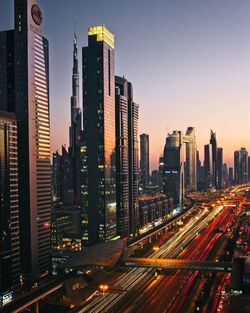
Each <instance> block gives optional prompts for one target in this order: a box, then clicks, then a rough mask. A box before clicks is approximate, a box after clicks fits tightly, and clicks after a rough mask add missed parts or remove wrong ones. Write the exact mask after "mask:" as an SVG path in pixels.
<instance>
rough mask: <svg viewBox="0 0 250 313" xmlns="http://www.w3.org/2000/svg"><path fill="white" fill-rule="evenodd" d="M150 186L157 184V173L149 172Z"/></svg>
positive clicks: (154, 171)
mask: <svg viewBox="0 0 250 313" xmlns="http://www.w3.org/2000/svg"><path fill="white" fill-rule="evenodd" d="M151 184H152V185H154V186H155V185H158V184H159V171H157V170H153V171H152V172H151Z"/></svg>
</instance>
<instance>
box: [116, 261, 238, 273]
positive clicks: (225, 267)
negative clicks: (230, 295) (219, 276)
mask: <svg viewBox="0 0 250 313" xmlns="http://www.w3.org/2000/svg"><path fill="white" fill-rule="evenodd" d="M122 263H123V264H124V265H125V266H128V267H151V268H162V269H188V270H206V271H216V272H220V271H221V272H224V271H231V270H232V266H233V263H227V262H211V261H194V260H183V259H156V258H127V259H123V260H122Z"/></svg>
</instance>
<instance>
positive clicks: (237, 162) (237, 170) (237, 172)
mask: <svg viewBox="0 0 250 313" xmlns="http://www.w3.org/2000/svg"><path fill="white" fill-rule="evenodd" d="M234 182H235V184H239V183H240V152H239V151H235V152H234Z"/></svg>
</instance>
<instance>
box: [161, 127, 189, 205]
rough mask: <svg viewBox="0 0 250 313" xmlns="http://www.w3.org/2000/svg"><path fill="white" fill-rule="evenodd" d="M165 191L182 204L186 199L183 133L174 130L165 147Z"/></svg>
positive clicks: (177, 202) (177, 203) (175, 202)
mask: <svg viewBox="0 0 250 313" xmlns="http://www.w3.org/2000/svg"><path fill="white" fill-rule="evenodd" d="M163 192H164V194H165V195H166V196H167V197H172V198H173V199H174V205H180V206H181V205H182V203H183V199H184V161H183V142H182V133H181V132H180V131H174V132H173V133H172V134H169V135H168V137H167V138H166V144H165V147H164V174H163Z"/></svg>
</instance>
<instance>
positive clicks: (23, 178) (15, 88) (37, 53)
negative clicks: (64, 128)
mask: <svg viewBox="0 0 250 313" xmlns="http://www.w3.org/2000/svg"><path fill="white" fill-rule="evenodd" d="M41 23H42V13H41V10H40V8H39V6H38V2H37V1H36V0H15V29H14V31H7V32H1V35H0V38H1V39H0V40H1V46H2V48H3V47H4V49H2V50H1V51H3V50H5V51H9V54H8V56H7V59H6V58H5V60H4V59H1V63H2V62H3V67H2V66H1V78H2V77H3V78H4V79H3V80H4V84H5V83H6V82H8V83H10V85H9V88H10V90H11V91H8V93H7V97H4V99H3V102H2V99H1V103H0V107H1V109H4V110H6V111H10V112H15V115H16V119H17V132H18V160H19V162H18V179H19V181H18V186H19V208H20V210H19V218H20V252H21V253H20V255H21V272H22V275H23V278H24V280H28V281H30V282H33V281H36V280H37V279H38V278H39V277H41V276H44V275H46V274H47V273H48V270H49V268H50V214H51V169H50V124H49V63H48V41H47V39H45V38H44V37H43V36H42V32H41ZM6 62H8V63H6ZM9 64H10V65H9ZM8 66H9V67H8ZM2 70H3V73H2ZM6 73H7V75H6ZM2 74H3V75H2Z"/></svg>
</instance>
